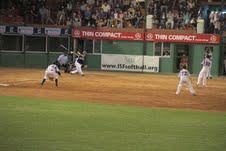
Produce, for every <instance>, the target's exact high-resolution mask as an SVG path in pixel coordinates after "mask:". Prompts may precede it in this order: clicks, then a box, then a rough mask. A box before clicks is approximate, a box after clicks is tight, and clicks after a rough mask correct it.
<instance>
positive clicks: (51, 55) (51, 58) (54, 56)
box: [48, 53, 62, 64]
mask: <svg viewBox="0 0 226 151" xmlns="http://www.w3.org/2000/svg"><path fill="white" fill-rule="evenodd" d="M61 54H62V53H49V54H48V64H52V63H53V62H54V61H56V60H57V58H58V57H59V55H61Z"/></svg>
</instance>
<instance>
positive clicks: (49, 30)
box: [45, 28, 61, 36]
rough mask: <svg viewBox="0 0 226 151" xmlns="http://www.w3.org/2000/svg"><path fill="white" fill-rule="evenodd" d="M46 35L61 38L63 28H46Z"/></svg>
mask: <svg viewBox="0 0 226 151" xmlns="http://www.w3.org/2000/svg"><path fill="white" fill-rule="evenodd" d="M45 34H46V35H49V36H60V34H61V28H45Z"/></svg>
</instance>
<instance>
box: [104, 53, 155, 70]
mask: <svg viewBox="0 0 226 151" xmlns="http://www.w3.org/2000/svg"><path fill="white" fill-rule="evenodd" d="M101 70H113V71H134V72H142V71H143V72H159V57H156V56H136V55H118V54H102V55H101Z"/></svg>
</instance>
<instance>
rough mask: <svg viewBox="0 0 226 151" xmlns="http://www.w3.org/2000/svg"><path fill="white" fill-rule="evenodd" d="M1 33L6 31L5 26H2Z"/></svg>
mask: <svg viewBox="0 0 226 151" xmlns="http://www.w3.org/2000/svg"><path fill="white" fill-rule="evenodd" d="M0 33H1V34H2V33H5V26H0Z"/></svg>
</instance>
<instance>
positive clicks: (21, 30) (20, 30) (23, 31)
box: [18, 26, 34, 35]
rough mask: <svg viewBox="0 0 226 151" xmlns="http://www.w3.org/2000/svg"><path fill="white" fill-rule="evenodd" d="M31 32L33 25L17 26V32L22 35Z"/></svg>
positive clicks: (30, 33)
mask: <svg viewBox="0 0 226 151" xmlns="http://www.w3.org/2000/svg"><path fill="white" fill-rule="evenodd" d="M33 32H34V28H33V27H23V26H19V27H18V33H20V34H22V35H32V34H33Z"/></svg>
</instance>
